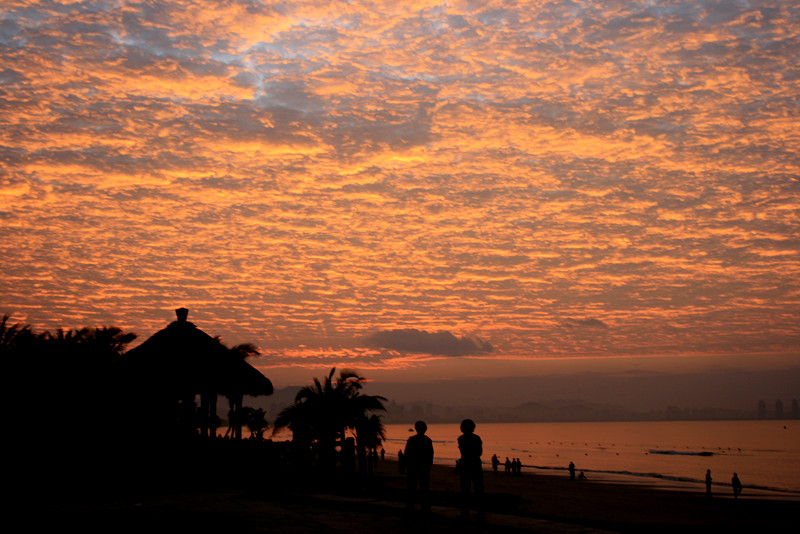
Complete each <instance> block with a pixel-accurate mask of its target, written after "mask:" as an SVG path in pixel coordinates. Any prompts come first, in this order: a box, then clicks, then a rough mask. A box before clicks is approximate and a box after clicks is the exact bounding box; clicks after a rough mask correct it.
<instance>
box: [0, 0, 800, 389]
mask: <svg viewBox="0 0 800 534" xmlns="http://www.w3.org/2000/svg"><path fill="white" fill-rule="evenodd" d="M0 17H2V21H1V22H0V106H2V112H1V113H0V222H1V226H0V273H2V276H0V304H2V309H0V313H11V314H12V316H13V317H14V319H16V320H18V321H22V322H27V323H31V324H32V325H34V326H35V327H37V328H42V329H54V328H57V327H65V328H69V327H80V326H85V325H89V326H99V325H107V324H115V325H117V326H120V327H123V328H125V329H128V330H132V331H134V332H137V333H138V334H139V335H140V339H144V338H146V337H148V336H149V335H151V334H152V333H153V332H155V331H156V330H158V329H160V328H162V327H163V326H164V325H165V324H166V323H168V322H169V321H171V320H172V319H173V317H174V315H173V312H172V310H173V309H174V308H177V307H180V306H186V307H188V308H190V310H191V314H190V317H189V319H190V320H191V321H193V322H194V323H195V324H197V325H198V326H199V327H201V328H202V329H204V330H205V331H206V332H208V333H209V334H211V335H219V336H221V337H222V338H223V339H224V340H225V341H227V342H229V343H238V342H245V341H249V342H254V343H256V344H257V345H258V346H259V347H260V348H261V350H262V351H263V352H264V357H263V358H262V359H261V360H260V361H259V362H258V366H259V367H260V368H262V369H263V370H264V371H265V373H266V374H267V375H268V376H273V377H275V376H277V377H279V379H278V383H280V377H281V376H284V375H282V374H281V373H284V374H285V376H288V374H286V373H289V372H290V371H291V370H292V369H294V370H297V369H312V368H317V367H320V366H321V367H330V366H333V365H338V366H348V367H355V368H357V369H359V370H362V371H364V372H365V373H366V374H368V375H369V371H370V370H381V369H383V370H386V371H389V370H392V369H406V370H408V369H414V370H416V371H418V372H419V376H425V369H426V366H428V365H429V364H431V362H432V361H434V360H437V359H447V360H449V361H453V360H457V361H461V362H470V363H469V364H468V365H467V364H466V363H465V366H468V367H469V369H470V371H469V372H470V373H472V374H473V375H475V374H481V372H483V371H481V369H484V370H485V372H486V373H487V374H497V373H500V372H502V371H501V370H502V369H503V365H504V364H505V363H509V362H519V361H524V360H528V359H541V358H575V357H580V358H585V357H613V356H635V357H638V356H670V357H671V356H683V355H722V356H724V355H735V356H736V357H740V356H742V355H750V354H752V355H753V356H752V357H753V358H758V356H757V355H758V354H773V355H774V354H778V355H781V354H783V355H794V356H797V355H798V347H799V346H800V320H798V310H800V6H798V5H797V3H796V2H794V1H789V0H786V1H773V2H759V1H731V0H724V1H703V0H700V1H688V0H687V1H684V0H672V1H663V2H660V1H599V0H595V1H590V0H587V1H569V0H555V1H546V0H542V1H530V2H510V1H503V0H486V1H451V0H447V1H442V0H438V1H426V0H418V1H415V0H412V1H403V2H397V1H395V0H392V1H385V2H381V1H369V0H363V1H362V0H353V1H336V2H326V1H313V2H306V1H293V2H270V1H256V0H251V1H244V0H227V1H213V2H195V1H166V0H147V1H141V2H136V1H130V2H128V1H122V0H118V1H113V0H107V1H91V0H87V1H83V2H70V1H68V0H58V1H56V0H52V1H41V2H35V1H31V2H28V1H15V0H6V1H4V2H3V7H2V8H0ZM475 358H480V362H481V365H483V366H484V367H483V368H481V367H480V366H476V365H475V361H476V360H474V359H475ZM304 374H306V375H308V374H309V373H307V372H305V371H304ZM309 376H311V375H309Z"/></svg>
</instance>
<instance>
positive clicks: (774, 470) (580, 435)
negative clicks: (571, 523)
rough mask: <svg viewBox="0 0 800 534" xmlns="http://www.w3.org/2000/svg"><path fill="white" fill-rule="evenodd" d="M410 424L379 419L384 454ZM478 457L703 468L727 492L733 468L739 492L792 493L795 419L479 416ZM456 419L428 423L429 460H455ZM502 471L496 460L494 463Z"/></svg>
mask: <svg viewBox="0 0 800 534" xmlns="http://www.w3.org/2000/svg"><path fill="white" fill-rule="evenodd" d="M411 427H412V425H387V438H388V439H387V443H386V445H385V448H386V452H387V454H388V455H389V456H390V457H394V456H396V455H397V452H398V451H399V450H400V449H402V448H403V447H404V446H405V441H406V439H408V436H410V435H411V434H412V433H413V431H410V429H411ZM475 433H476V434H478V435H479V436H480V437H481V438H482V440H483V450H484V455H483V461H484V463H485V464H486V466H487V468H489V464H490V459H491V457H492V454H497V456H498V458H500V460H501V462H502V461H505V458H506V457H509V458H519V459H520V460H521V461H522V464H523V465H524V466H525V469H524V471H527V472H538V473H553V474H563V476H567V475H566V471H563V470H564V469H565V468H566V466H567V465H568V464H569V462H570V461H572V462H574V463H575V466H576V469H577V470H578V471H584V472H585V473H586V476H587V477H590V478H593V479H608V480H619V479H624V480H627V481H639V482H647V483H653V484H656V485H662V486H670V485H675V484H678V485H683V486H686V485H689V486H692V485H696V486H697V488H698V490H700V489H703V484H704V482H703V480H704V477H705V472H706V469H711V474H712V477H713V479H714V486H715V491H720V492H724V491H728V488H729V486H730V480H731V476H732V475H733V473H734V472H736V473H738V474H739V478H740V479H741V481H742V483H743V484H744V486H745V491H747V490H748V489H750V490H773V491H779V492H781V493H785V494H787V495H790V496H796V497H800V421H796V420H795V421H691V422H626V423H484V424H481V423H480V422H478V427H477V428H476V430H475ZM459 434H460V431H459V429H458V425H457V424H432V425H430V426H429V428H428V436H430V437H431V439H432V440H433V442H434V449H435V461H436V463H439V464H445V465H449V464H455V459H456V458H458V456H459V454H458V447H457V444H456V438H457V437H458V435H459ZM501 470H502V467H501Z"/></svg>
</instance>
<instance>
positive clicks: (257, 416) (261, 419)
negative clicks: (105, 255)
mask: <svg viewBox="0 0 800 534" xmlns="http://www.w3.org/2000/svg"><path fill="white" fill-rule="evenodd" d="M240 415H241V418H242V420H243V421H244V424H245V425H247V428H248V429H249V430H250V437H251V438H256V439H258V440H262V439H264V431H265V430H266V429H267V428H268V427H269V423H267V413H266V412H265V411H264V410H262V409H261V408H258V409H256V408H251V407H249V406H245V407H244V408H242V409H241V412H240Z"/></svg>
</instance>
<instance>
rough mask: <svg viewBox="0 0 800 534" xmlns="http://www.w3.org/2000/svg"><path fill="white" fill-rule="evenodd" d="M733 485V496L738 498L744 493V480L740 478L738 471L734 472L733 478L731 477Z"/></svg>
mask: <svg viewBox="0 0 800 534" xmlns="http://www.w3.org/2000/svg"><path fill="white" fill-rule="evenodd" d="M731 487H732V488H733V498H734V499H738V498H739V495H741V494H742V482H741V481H740V480H739V475H737V474H736V473H734V474H733V478H732V479H731Z"/></svg>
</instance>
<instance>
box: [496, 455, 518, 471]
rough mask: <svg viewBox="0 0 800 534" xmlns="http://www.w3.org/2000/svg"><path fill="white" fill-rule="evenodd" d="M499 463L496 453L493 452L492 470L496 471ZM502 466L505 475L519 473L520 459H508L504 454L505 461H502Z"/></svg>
mask: <svg viewBox="0 0 800 534" xmlns="http://www.w3.org/2000/svg"><path fill="white" fill-rule="evenodd" d="M500 464H501V462H500V458H498V457H497V455H496V454H493V455H492V471H494V472H495V473H497V472H498V469H499V467H500ZM503 466H504V467H505V473H506V474H507V475H519V474H520V473H522V460H520V459H519V458H514V459H513V460H509V459H508V456H506V461H505V463H503Z"/></svg>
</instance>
